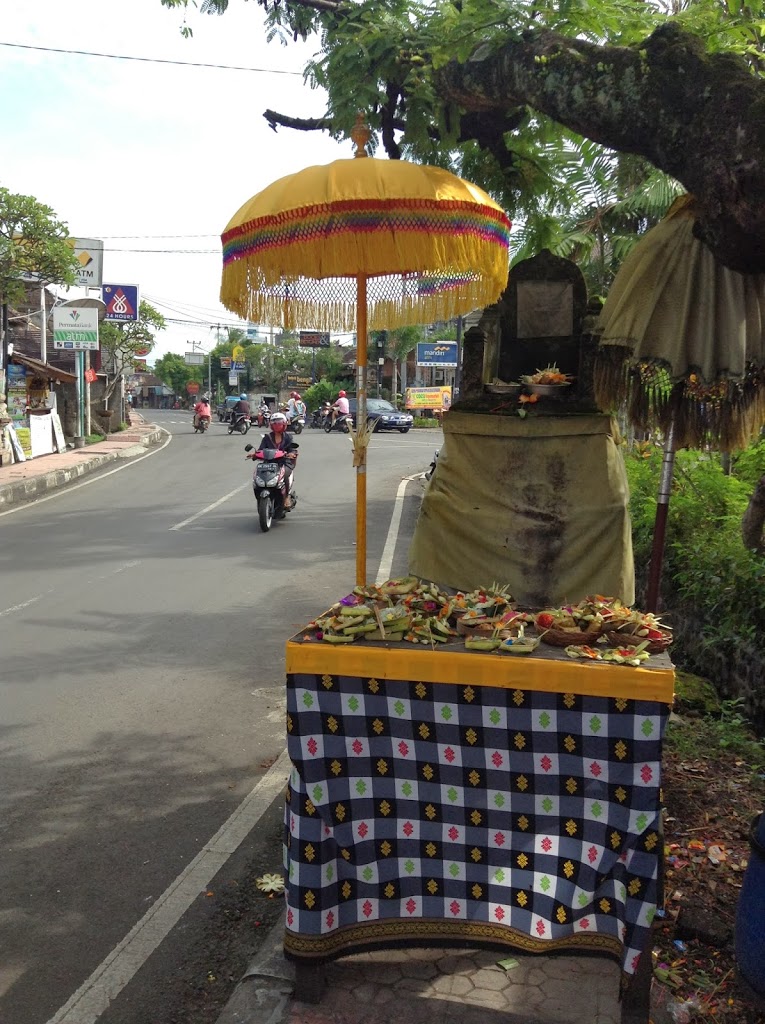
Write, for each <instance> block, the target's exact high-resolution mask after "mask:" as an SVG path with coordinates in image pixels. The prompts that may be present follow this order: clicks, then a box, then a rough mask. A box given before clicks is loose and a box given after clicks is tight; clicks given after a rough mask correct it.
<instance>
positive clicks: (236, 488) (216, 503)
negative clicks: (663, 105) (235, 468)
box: [170, 481, 251, 530]
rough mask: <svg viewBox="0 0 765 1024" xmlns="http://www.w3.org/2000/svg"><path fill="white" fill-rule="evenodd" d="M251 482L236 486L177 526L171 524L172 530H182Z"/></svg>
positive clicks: (248, 485)
mask: <svg viewBox="0 0 765 1024" xmlns="http://www.w3.org/2000/svg"><path fill="white" fill-rule="evenodd" d="M250 486H251V484H250V482H249V481H248V482H247V483H246V484H240V485H239V487H235V488H234V489H233V491H229V492H228V494H224V495H223V497H222V498H218V500H217V501H214V502H213V503H212V505H208V506H207V508H203V509H201V510H200V511H199V512H195V513H194V515H193V516H189V518H188V519H184V520H183V522H181V523H176V524H175V526H171V527H170V529H171V530H182V529H183V527H184V526H188V525H189V523H193V522H194V520H195V519H199V517H200V516H203V515H205V514H206V513H207V512H212V510H213V509H214V508H217V507H218V505H222V504H223V502H224V501H228V499H229V498H233V497H234V495H235V494H238V493H239V492H240V491H243V490H244V489H245V487H250Z"/></svg>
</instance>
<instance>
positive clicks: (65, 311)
mask: <svg viewBox="0 0 765 1024" xmlns="http://www.w3.org/2000/svg"><path fill="white" fill-rule="evenodd" d="M53 347H54V348H66V349H70V350H73V351H75V352H95V351H98V310H97V309H89V308H87V307H86V306H54V307H53Z"/></svg>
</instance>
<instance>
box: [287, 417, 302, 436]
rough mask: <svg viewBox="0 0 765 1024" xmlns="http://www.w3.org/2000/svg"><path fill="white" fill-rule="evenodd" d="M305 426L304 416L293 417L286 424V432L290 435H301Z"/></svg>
mask: <svg viewBox="0 0 765 1024" xmlns="http://www.w3.org/2000/svg"><path fill="white" fill-rule="evenodd" d="M304 426H305V416H293V417H292V419H291V420H289V421H288V423H287V430H289V431H290V433H292V434H302V433H303V427H304Z"/></svg>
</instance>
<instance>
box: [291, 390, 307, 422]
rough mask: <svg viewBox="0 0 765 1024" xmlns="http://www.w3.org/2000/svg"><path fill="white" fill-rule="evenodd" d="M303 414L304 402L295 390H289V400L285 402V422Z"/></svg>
mask: <svg viewBox="0 0 765 1024" xmlns="http://www.w3.org/2000/svg"><path fill="white" fill-rule="evenodd" d="M301 416H305V402H304V401H303V400H302V399H301V397H300V395H299V393H298V392H297V391H292V392H290V400H289V402H287V423H288V425H289V424H291V423H292V421H293V420H296V419H299V418H300V417H301Z"/></svg>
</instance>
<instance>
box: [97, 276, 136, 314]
mask: <svg viewBox="0 0 765 1024" xmlns="http://www.w3.org/2000/svg"><path fill="white" fill-rule="evenodd" d="M101 298H102V299H103V301H104V303H105V304H106V315H105V316H104V320H111V321H112V322H113V323H115V322H116V323H125V322H126V321H128V320H137V319H138V285H137V284H105V285H104V286H103V288H102V289H101Z"/></svg>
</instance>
